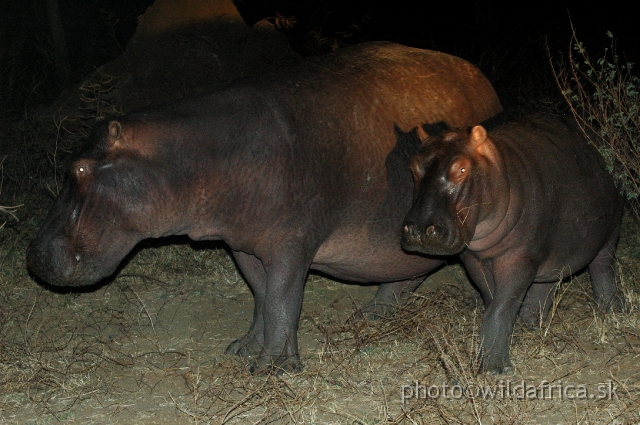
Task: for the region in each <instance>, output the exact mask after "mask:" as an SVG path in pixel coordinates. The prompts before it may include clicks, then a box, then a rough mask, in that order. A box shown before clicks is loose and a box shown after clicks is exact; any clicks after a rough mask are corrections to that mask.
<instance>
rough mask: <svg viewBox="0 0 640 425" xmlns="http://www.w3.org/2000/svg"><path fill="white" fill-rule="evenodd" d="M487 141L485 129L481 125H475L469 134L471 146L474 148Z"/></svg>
mask: <svg viewBox="0 0 640 425" xmlns="http://www.w3.org/2000/svg"><path fill="white" fill-rule="evenodd" d="M486 141H487V130H485V129H484V127H483V126H481V125H476V126H475V127H473V128H472V129H471V134H470V135H469V142H470V143H471V148H472V149H473V150H476V148H478V147H479V146H481V145H482V144H483V143H485V142H486Z"/></svg>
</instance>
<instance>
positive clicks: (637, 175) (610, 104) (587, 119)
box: [554, 29, 640, 218]
mask: <svg viewBox="0 0 640 425" xmlns="http://www.w3.org/2000/svg"><path fill="white" fill-rule="evenodd" d="M607 36H608V37H609V38H610V40H611V44H610V47H608V48H606V49H605V50H604V52H603V55H602V56H601V57H600V58H598V59H597V60H595V61H593V60H591V59H590V58H589V54H588V52H587V48H586V46H584V45H583V43H581V42H580V41H579V40H578V36H577V34H576V31H575V29H574V30H573V37H572V40H571V43H570V47H569V55H568V60H567V65H566V66H564V67H559V68H558V69H555V68H554V75H555V78H556V81H557V83H558V86H559V87H560V89H561V91H562V95H563V96H564V98H565V100H566V102H567V104H568V105H569V108H570V110H571V112H572V113H573V115H574V116H575V117H576V120H577V121H578V122H579V123H580V124H581V126H582V127H583V129H584V130H585V133H586V134H587V136H588V137H589V138H590V139H591V141H592V142H593V143H594V144H595V145H596V146H597V147H598V149H599V150H600V153H601V154H602V156H603V157H604V159H605V161H606V164H607V168H608V170H609V171H610V172H611V173H612V174H613V176H614V178H615V180H616V184H617V186H618V187H619V188H620V190H621V192H622V193H624V194H625V196H626V198H627V199H628V201H629V206H630V208H631V209H632V210H633V212H634V214H635V216H636V218H640V141H639V138H640V78H638V77H637V76H636V75H634V74H633V73H632V68H633V64H632V63H629V62H626V61H624V59H621V58H619V57H618V53H617V51H616V45H615V39H614V37H613V34H611V33H610V32H609V33H607Z"/></svg>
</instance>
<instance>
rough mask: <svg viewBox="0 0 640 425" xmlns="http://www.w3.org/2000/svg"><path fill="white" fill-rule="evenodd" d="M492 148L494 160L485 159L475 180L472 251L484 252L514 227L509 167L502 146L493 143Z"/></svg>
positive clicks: (470, 242) (470, 246)
mask: <svg viewBox="0 0 640 425" xmlns="http://www.w3.org/2000/svg"><path fill="white" fill-rule="evenodd" d="M491 149H492V150H493V159H494V160H492V161H488V160H487V161H484V164H483V173H482V174H481V175H480V176H478V178H477V180H476V182H477V191H476V193H477V194H478V196H477V197H476V199H475V205H476V206H477V208H478V212H477V221H476V222H475V231H474V233H473V237H472V238H471V240H470V241H469V243H468V247H469V249H470V250H472V251H482V250H485V249H487V248H489V247H491V246H493V245H495V244H496V243H498V242H499V241H500V240H501V239H502V237H503V236H504V234H506V233H507V232H508V231H509V230H510V227H512V226H511V225H510V223H509V220H507V218H508V211H509V210H510V209H511V205H510V204H511V202H512V198H513V196H511V190H512V182H511V181H510V179H509V173H508V167H507V164H506V162H505V160H504V156H503V155H502V152H501V151H500V149H499V148H498V147H496V146H495V145H494V144H492V146H491Z"/></svg>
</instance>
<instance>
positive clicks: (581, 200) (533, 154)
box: [403, 114, 623, 373]
mask: <svg viewBox="0 0 640 425" xmlns="http://www.w3.org/2000/svg"><path fill="white" fill-rule="evenodd" d="M419 132H420V128H418V132H414V134H417V137H420V138H424V137H425V136H420V135H419ZM411 170H412V172H413V176H414V180H415V182H416V187H415V199H414V204H413V206H412V208H411V210H410V211H409V213H408V214H407V216H406V218H405V221H404V227H403V247H404V248H405V249H407V250H409V251H419V252H422V253H426V254H430V255H440V256H445V255H453V254H459V256H460V258H461V260H462V262H463V263H464V266H465V268H466V269H467V271H468V273H469V276H470V277H471V279H472V280H473V281H474V282H475V284H476V285H477V287H478V289H479V290H480V293H481V294H482V297H483V299H484V302H485V307H486V309H485V313H484V317H483V322H482V330H481V338H482V341H483V347H482V350H481V352H482V368H483V369H484V370H489V371H492V372H494V373H500V372H501V371H502V370H503V368H504V367H507V366H509V365H510V363H509V338H510V336H511V333H512V331H513V326H514V324H515V322H516V318H517V315H518V313H519V318H520V320H521V321H522V322H523V324H524V325H532V324H535V323H536V322H537V321H538V320H540V319H544V317H545V316H546V313H547V312H548V311H549V307H550V306H551V296H552V292H553V288H554V287H555V285H556V284H557V282H558V281H559V280H561V279H562V278H564V277H567V276H569V275H570V274H572V273H575V272H577V271H579V270H581V269H583V268H585V267H587V268H588V269H589V273H590V275H591V282H592V287H593V296H594V299H595V301H596V303H597V304H598V305H599V306H600V307H602V308H604V309H607V308H609V307H612V306H619V305H620V303H621V298H620V292H619V289H618V287H617V285H616V280H615V273H614V268H615V249H616V244H617V242H618V234H619V231H620V221H621V216H622V210H623V199H622V197H621V196H620V194H619V193H618V191H617V190H616V187H615V185H614V182H613V178H612V177H611V175H610V174H609V173H608V172H607V171H606V170H605V167H604V161H603V160H602V157H601V156H600V154H599V153H598V151H597V149H596V148H595V147H594V146H593V145H591V144H590V143H589V142H588V140H587V139H586V137H585V136H584V133H583V132H582V130H581V129H580V128H579V127H578V125H577V124H576V122H575V120H573V119H570V118H564V117H559V116H552V115H546V114H537V115H532V116H529V117H525V118H523V119H520V120H517V121H515V122H512V123H508V124H505V125H504V126H502V127H499V128H498V129H496V130H495V131H492V132H490V133H489V134H487V132H486V130H485V129H484V128H483V127H482V126H475V127H473V128H472V129H469V128H463V129H453V130H451V131H446V132H443V133H441V134H440V135H438V136H433V137H430V138H426V140H425V141H424V143H423V144H422V146H421V148H420V151H419V152H418V154H417V155H416V156H415V157H414V159H413V160H412V163H411Z"/></svg>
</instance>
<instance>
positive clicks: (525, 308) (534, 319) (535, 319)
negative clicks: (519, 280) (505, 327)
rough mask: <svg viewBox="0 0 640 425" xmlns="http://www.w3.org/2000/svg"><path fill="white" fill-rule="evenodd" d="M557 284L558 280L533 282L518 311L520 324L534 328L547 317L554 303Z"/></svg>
mask: <svg viewBox="0 0 640 425" xmlns="http://www.w3.org/2000/svg"><path fill="white" fill-rule="evenodd" d="M557 286H558V284H557V282H556V283H533V284H531V286H530V287H529V290H528V291H527V294H526V295H525V298H524V302H523V303H522V307H520V312H519V313H518V323H519V324H520V326H522V327H524V328H527V329H533V328H535V327H537V326H540V324H541V323H543V322H544V321H545V320H546V319H547V316H548V315H549V310H551V306H552V305H553V293H554V291H555V288H556V287H557Z"/></svg>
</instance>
